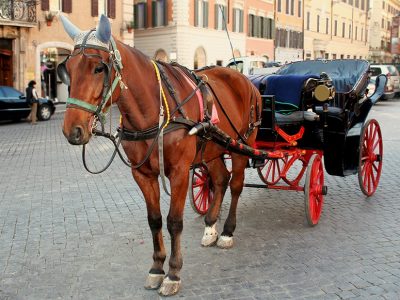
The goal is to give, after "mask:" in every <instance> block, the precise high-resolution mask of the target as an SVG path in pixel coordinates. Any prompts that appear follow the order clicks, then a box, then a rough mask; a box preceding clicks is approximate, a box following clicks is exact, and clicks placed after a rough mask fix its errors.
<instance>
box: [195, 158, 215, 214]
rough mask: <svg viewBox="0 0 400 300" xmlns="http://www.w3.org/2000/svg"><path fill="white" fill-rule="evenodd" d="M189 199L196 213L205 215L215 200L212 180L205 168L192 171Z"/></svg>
mask: <svg viewBox="0 0 400 300" xmlns="http://www.w3.org/2000/svg"><path fill="white" fill-rule="evenodd" d="M190 173H191V174H190V183H189V189H190V191H189V198H190V204H191V205H192V208H193V210H194V211H195V212H197V213H198V214H200V215H205V214H206V213H207V211H208V208H209V207H210V203H211V202H212V201H213V199H214V194H213V191H212V183H211V178H210V176H209V174H208V170H207V168H206V167H205V166H202V165H201V166H199V167H196V168H193V170H191V171H190Z"/></svg>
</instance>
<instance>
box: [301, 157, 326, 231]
mask: <svg viewBox="0 0 400 300" xmlns="http://www.w3.org/2000/svg"><path fill="white" fill-rule="evenodd" d="M326 191H327V189H326V187H325V186H324V167H323V164H322V158H321V155H319V154H313V155H312V156H311V159H310V162H309V165H308V168H307V173H306V182H305V186H304V202H305V210H306V218H307V222H308V224H309V225H310V226H315V225H317V224H318V221H319V218H320V216H321V212H322V206H323V203H324V195H325V194H326Z"/></svg>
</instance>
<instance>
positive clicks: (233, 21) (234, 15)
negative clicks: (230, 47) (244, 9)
mask: <svg viewBox="0 0 400 300" xmlns="http://www.w3.org/2000/svg"><path fill="white" fill-rule="evenodd" d="M236 10H237V9H236V8H234V9H233V20H232V31H233V32H235V25H236Z"/></svg>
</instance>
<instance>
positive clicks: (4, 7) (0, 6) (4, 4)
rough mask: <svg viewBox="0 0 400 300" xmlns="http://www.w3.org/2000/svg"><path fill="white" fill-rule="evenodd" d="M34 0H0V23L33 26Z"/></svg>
mask: <svg viewBox="0 0 400 300" xmlns="http://www.w3.org/2000/svg"><path fill="white" fill-rule="evenodd" d="M36 3H37V1H36V0H0V24H10V25H17V26H34V25H35V24H36Z"/></svg>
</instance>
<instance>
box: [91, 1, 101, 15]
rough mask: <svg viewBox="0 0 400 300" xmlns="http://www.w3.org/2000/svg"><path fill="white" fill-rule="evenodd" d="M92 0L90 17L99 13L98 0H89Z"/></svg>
mask: <svg viewBox="0 0 400 300" xmlns="http://www.w3.org/2000/svg"><path fill="white" fill-rule="evenodd" d="M91 1H92V5H91V7H92V17H97V16H98V15H99V2H98V0H91Z"/></svg>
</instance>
